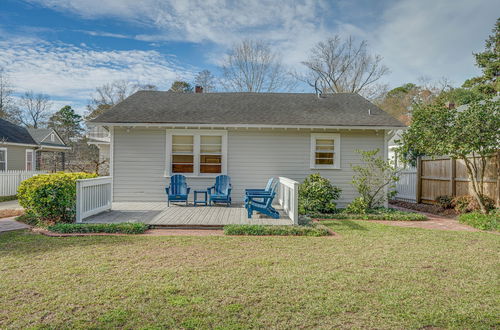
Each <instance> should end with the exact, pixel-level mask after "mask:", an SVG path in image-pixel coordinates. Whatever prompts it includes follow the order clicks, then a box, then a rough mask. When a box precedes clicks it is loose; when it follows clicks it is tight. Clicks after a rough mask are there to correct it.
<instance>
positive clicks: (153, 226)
mask: <svg viewBox="0 0 500 330" xmlns="http://www.w3.org/2000/svg"><path fill="white" fill-rule="evenodd" d="M149 228H151V229H187V230H189V229H222V228H224V226H223V225H162V224H157V225H154V224H151V225H149Z"/></svg>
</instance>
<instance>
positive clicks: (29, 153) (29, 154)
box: [25, 149, 35, 171]
mask: <svg viewBox="0 0 500 330" xmlns="http://www.w3.org/2000/svg"><path fill="white" fill-rule="evenodd" d="M34 155H35V152H34V151H33V149H26V166H25V170H26V171H33V170H34V169H35V167H34V166H33V164H34V163H35V162H34V158H35V156H34Z"/></svg>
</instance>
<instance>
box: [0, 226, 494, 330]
mask: <svg viewBox="0 0 500 330" xmlns="http://www.w3.org/2000/svg"><path fill="white" fill-rule="evenodd" d="M322 224H324V225H327V226H328V227H330V228H331V229H332V230H333V231H335V232H337V233H339V234H340V235H339V236H338V237H336V238H327V237H275V236H272V237H256V236H238V237H234V236H206V237H179V236H177V237H157V236H156V237H151V236H86V237H62V238H51V237H46V236H42V235H36V234H33V233H30V232H28V231H17V232H7V233H2V234H0V278H1V280H0V328H53V329H56V328H63V329H67V328H95V329H102V328H105V329H109V328H142V329H146V328H147V329H159V328H168V327H171V328H205V329H208V328H218V329H238V328H239V329H241V328H339V327H340V328H413V329H414V328H498V327H499V325H500V324H499V321H500V319H499V315H498V310H499V308H500V306H499V300H498V287H499V284H500V283H499V278H498V269H499V261H498V254H499V253H500V236H499V235H496V234H491V233H485V232H453V231H438V230H425V229H417V228H401V227H394V226H387V225H383V224H380V223H371V222H366V221H351V220H342V221H325V222H322Z"/></svg>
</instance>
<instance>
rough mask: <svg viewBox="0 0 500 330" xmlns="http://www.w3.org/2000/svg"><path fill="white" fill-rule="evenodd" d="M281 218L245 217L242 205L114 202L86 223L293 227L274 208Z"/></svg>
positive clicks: (283, 215) (245, 213) (86, 220)
mask: <svg viewBox="0 0 500 330" xmlns="http://www.w3.org/2000/svg"><path fill="white" fill-rule="evenodd" d="M276 209H277V210H278V211H279V212H280V215H281V218H280V219H273V218H270V217H267V216H264V215H260V214H255V213H254V215H253V217H252V219H248V218H247V212H246V210H245V208H244V207H243V206H242V205H234V206H231V207H226V206H222V205H221V206H219V205H217V206H196V207H195V206H193V205H192V204H190V205H188V206H185V205H181V204H179V205H177V204H170V207H169V206H167V203H166V202H149V203H144V202H115V203H113V205H112V209H111V211H107V212H103V213H100V214H96V215H93V216H90V217H88V218H86V219H84V220H83V222H85V223H120V222H144V223H147V224H150V225H156V226H173V227H176V226H178V227H183V226H193V227H197V226H199V227H205V226H206V227H220V226H223V225H228V224H258V225H292V224H293V222H292V220H290V218H288V216H286V214H285V213H284V212H283V211H282V210H280V209H279V208H278V207H277V208H276Z"/></svg>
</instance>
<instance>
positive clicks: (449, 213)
mask: <svg viewBox="0 0 500 330" xmlns="http://www.w3.org/2000/svg"><path fill="white" fill-rule="evenodd" d="M390 204H391V206H392V207H395V208H398V207H402V208H405V209H407V210H413V211H418V212H422V213H430V214H433V215H438V216H442V217H447V218H454V217H456V216H457V215H458V214H457V212H456V211H455V210H453V209H444V208H442V207H441V206H439V205H433V204H422V203H419V204H417V203H410V202H403V201H395V200H391V201H390Z"/></svg>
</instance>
